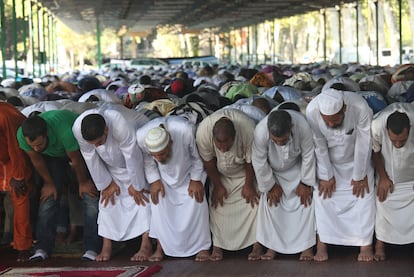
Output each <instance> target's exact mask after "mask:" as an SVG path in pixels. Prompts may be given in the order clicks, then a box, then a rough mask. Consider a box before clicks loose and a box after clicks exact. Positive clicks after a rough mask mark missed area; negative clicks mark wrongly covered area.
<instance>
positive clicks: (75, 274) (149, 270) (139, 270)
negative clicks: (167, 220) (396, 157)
mask: <svg viewBox="0 0 414 277" xmlns="http://www.w3.org/2000/svg"><path fill="white" fill-rule="evenodd" d="M161 268H162V267H161V266H160V265H154V266H146V265H138V266H123V267H20V268H11V269H10V270H8V271H6V272H3V275H2V276H8V277H16V276H19V277H34V276H49V277H51V276H53V277H149V276H151V275H152V274H154V273H157V272H159V271H160V270H161Z"/></svg>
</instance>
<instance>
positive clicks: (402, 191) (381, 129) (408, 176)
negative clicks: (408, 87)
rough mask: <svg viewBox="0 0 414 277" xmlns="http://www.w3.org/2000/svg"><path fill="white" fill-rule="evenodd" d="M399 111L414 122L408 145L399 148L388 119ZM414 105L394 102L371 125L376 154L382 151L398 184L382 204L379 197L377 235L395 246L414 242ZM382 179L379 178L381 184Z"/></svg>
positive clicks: (411, 122) (384, 159) (387, 168)
mask: <svg viewBox="0 0 414 277" xmlns="http://www.w3.org/2000/svg"><path fill="white" fill-rule="evenodd" d="M395 111H399V112H404V113H406V114H407V115H408V118H409V119H410V125H411V126H410V132H409V135H408V140H407V142H406V144H405V145H404V146H403V147H401V148H396V147H394V146H393V144H392V143H391V140H390V138H389V136H388V132H387V127H386V124H387V119H388V116H389V115H390V114H392V113H393V112H395ZM413 130H414V105H413V104H411V103H394V104H391V105H389V106H388V107H387V108H385V109H384V110H382V111H381V112H380V113H378V114H377V115H376V116H375V117H374V120H373V121H372V125H371V132H372V145H373V147H372V148H373V151H374V152H376V153H378V152H381V154H382V157H383V161H384V167H385V171H386V173H387V175H388V177H389V178H390V180H391V181H392V182H393V184H394V192H393V193H388V195H387V199H386V200H385V201H384V202H380V201H379V200H378V198H377V201H376V206H377V213H376V217H375V235H376V237H377V239H379V240H381V241H384V242H387V243H392V244H408V243H413V242H414V217H413V214H414V189H413V185H414V163H413V162H412V161H414V131H413ZM378 178H379V177H378V176H377V181H378V180H379V179H378Z"/></svg>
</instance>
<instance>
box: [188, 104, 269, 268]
mask: <svg viewBox="0 0 414 277" xmlns="http://www.w3.org/2000/svg"><path fill="white" fill-rule="evenodd" d="M255 126H256V124H255V122H254V120H252V119H251V118H250V117H249V116H248V115H246V114H244V112H242V111H239V110H236V109H222V110H219V111H217V112H215V113H213V114H211V115H209V116H208V117H206V118H205V119H204V120H203V121H202V122H201V123H200V124H199V126H198V128H197V134H196V141H197V146H198V150H199V152H200V156H201V158H202V159H203V162H204V166H205V168H206V171H207V175H208V176H209V178H210V207H209V208H210V209H209V210H210V229H211V232H212V235H213V252H212V254H211V256H210V260H213V261H219V260H222V258H223V251H222V249H225V250H231V251H235V250H241V249H243V248H246V247H249V246H251V245H253V250H252V252H251V253H250V254H249V256H248V259H249V260H259V259H260V254H261V252H262V247H261V246H260V244H259V243H257V242H256V218H257V204H258V203H259V201H258V194H257V184H256V178H255V176H254V170H253V166H252V161H251V153H252V143H253V134H254V128H255Z"/></svg>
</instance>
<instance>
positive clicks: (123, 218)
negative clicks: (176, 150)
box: [72, 104, 150, 241]
mask: <svg viewBox="0 0 414 277" xmlns="http://www.w3.org/2000/svg"><path fill="white" fill-rule="evenodd" d="M92 113H98V114H101V115H102V116H103V117H104V118H105V122H106V125H107V127H108V129H109V132H108V136H107V139H106V142H105V143H104V144H103V145H100V146H98V147H95V146H94V145H93V144H90V143H88V142H87V141H85V140H84V139H83V137H82V134H81V123H82V119H83V118H84V117H85V116H87V115H88V114H92ZM146 122H148V119H147V118H146V117H145V116H144V115H143V114H140V113H138V112H136V111H134V110H129V109H127V108H125V107H123V106H121V105H110V104H108V105H103V106H102V107H100V108H98V109H93V110H88V111H86V112H84V113H82V114H81V115H80V116H79V117H78V118H77V119H76V121H75V123H74V125H73V128H72V129H73V133H74V135H75V137H76V139H77V140H78V143H79V147H80V150H81V153H82V155H83V157H84V159H85V162H86V165H87V166H88V169H89V172H90V174H91V176H92V179H93V181H94V182H95V185H96V187H97V188H98V190H99V191H102V190H104V189H105V188H106V187H107V186H108V185H109V184H110V183H111V181H112V180H113V181H114V182H115V183H116V184H117V185H118V186H119V187H120V191H121V193H120V194H119V196H117V195H115V205H112V204H111V203H108V204H107V206H106V207H104V206H103V203H101V202H99V214H98V234H99V235H100V236H102V237H105V238H109V239H111V240H114V241H124V240H129V239H132V238H135V237H138V236H140V235H141V234H142V233H144V232H147V231H148V230H149V227H150V205H149V203H148V205H146V206H145V207H144V206H139V205H137V204H136V203H135V201H134V199H133V197H131V196H130V195H129V194H128V187H129V186H130V185H131V184H132V185H133V187H134V188H135V189H136V190H142V189H147V190H148V189H149V187H148V183H147V182H146V180H145V175H144V163H143V158H142V152H141V150H140V148H139V147H138V145H137V143H136V137H135V132H136V130H137V129H138V128H139V127H140V126H142V125H144V124H145V123H146ZM147 197H148V198H149V195H147Z"/></svg>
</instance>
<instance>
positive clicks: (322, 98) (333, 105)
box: [318, 88, 344, 115]
mask: <svg viewBox="0 0 414 277" xmlns="http://www.w3.org/2000/svg"><path fill="white" fill-rule="evenodd" d="M318 105H319V111H320V112H321V114H323V115H334V114H337V113H338V112H339V111H340V110H341V109H342V106H343V105H344V94H343V92H342V91H340V90H336V89H332V88H331V89H326V90H323V91H322V92H321V94H320V95H319V97H318Z"/></svg>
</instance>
